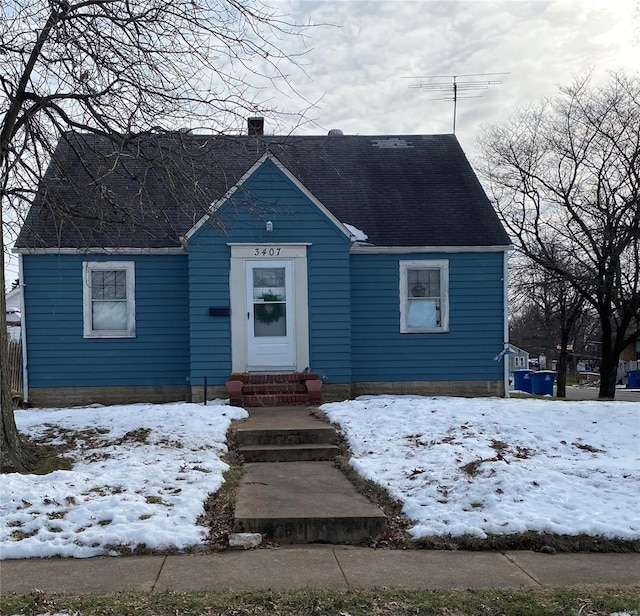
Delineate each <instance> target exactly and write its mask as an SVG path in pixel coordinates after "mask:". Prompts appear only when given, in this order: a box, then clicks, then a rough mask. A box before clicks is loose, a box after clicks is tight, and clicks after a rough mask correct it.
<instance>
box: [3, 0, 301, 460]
mask: <svg viewBox="0 0 640 616" xmlns="http://www.w3.org/2000/svg"><path fill="white" fill-rule="evenodd" d="M303 33H304V29H303V28H301V27H300V26H298V25H296V24H293V23H290V22H289V21H287V19H286V18H285V17H284V16H280V15H278V14H277V13H276V12H274V11H273V10H272V9H269V8H267V7H265V6H264V5H262V4H261V0H242V1H240V0H135V1H132V0H6V1H4V2H3V3H2V5H1V7H0V97H1V98H0V116H1V118H2V124H1V126H0V173H1V176H0V198H1V201H2V228H3V244H2V255H3V258H2V268H1V269H2V290H3V293H2V299H1V300H0V309H1V312H2V313H3V314H4V312H5V308H6V307H5V298H4V289H5V279H4V250H5V244H4V237H5V232H6V231H7V226H8V225H9V224H10V223H14V224H15V223H16V221H17V220H18V219H19V214H20V213H21V212H23V211H24V209H25V206H26V205H27V204H28V203H29V202H30V201H31V200H32V199H33V198H34V196H35V195H36V193H37V191H38V190H39V182H40V180H41V178H42V177H43V176H44V174H45V171H46V169H47V165H48V163H49V160H50V157H51V154H52V152H53V149H54V148H55V147H56V144H57V143H58V142H59V141H66V143H67V146H68V147H75V148H80V147H81V141H77V140H74V139H73V138H72V137H70V136H69V135H70V131H76V132H81V133H85V134H86V133H89V134H94V135H97V136H99V137H100V138H101V139H102V140H103V141H104V140H107V141H108V142H110V143H111V144H112V146H113V147H112V150H111V152H110V154H109V155H113V153H114V152H115V154H116V155H117V157H119V158H120V159H121V158H122V157H131V158H136V159H141V158H144V159H145V162H146V166H147V168H148V169H149V170H150V172H154V171H155V172H157V173H158V174H159V175H160V176H163V177H165V178H169V177H171V174H172V173H173V171H174V170H175V168H176V165H174V164H173V162H174V161H172V159H171V156H168V155H165V154H166V152H163V151H162V149H161V148H159V147H157V143H156V144H154V142H153V139H151V138H150V137H152V136H153V135H157V134H172V135H175V138H176V140H177V141H178V142H180V140H181V139H182V137H181V135H183V136H185V135H186V134H187V133H178V132H176V130H177V129H178V128H181V127H187V128H188V127H205V128H206V129H207V131H208V132H210V133H219V132H222V131H229V130H230V129H231V130H233V129H237V128H239V126H240V122H244V121H245V119H246V117H247V116H249V115H254V114H259V115H267V116H269V115H271V116H274V115H275V114H277V113H278V112H279V110H277V109H274V108H273V107H272V106H271V105H270V103H269V100H271V99H272V98H273V92H274V91H275V90H278V89H280V90H283V89H284V90H287V91H288V92H289V93H290V94H291V93H294V92H293V90H292V89H291V86H290V82H289V78H288V75H287V72H286V71H287V70H289V69H295V68H296V67H298V63H297V59H296V57H295V56H292V55H288V54H287V53H285V52H284V51H283V50H282V47H281V46H280V45H281V43H282V41H283V40H285V39H290V38H291V37H293V36H297V37H302V35H303ZM303 113H304V112H303V111H300V112H298V113H297V114H295V115H293V116H292V117H293V118H294V120H295V118H301V117H303ZM182 140H183V141H187V139H186V137H184V139H182ZM185 147H186V146H185ZM190 147H192V148H195V147H197V145H196V144H191V146H190ZM75 154H76V157H75V158H76V159H77V160H80V161H81V160H82V156H81V154H82V153H81V152H79V151H76V152H75ZM106 162H110V161H109V159H108V158H105V163H106ZM111 162H113V159H111ZM58 171H59V170H58ZM192 177H195V174H193V175H192ZM155 179H157V177H156V178H155ZM189 179H190V178H188V177H180V178H176V177H173V186H174V188H175V190H176V191H182V193H183V195H184V194H185V193H186V192H188V191H189V190H192V191H194V193H195V192H197V190H198V187H197V186H196V185H195V184H194V185H193V186H190V187H189V186H187V182H188V180H189ZM191 179H192V178H191ZM92 181H93V183H94V184H95V186H96V187H97V188H99V183H100V178H99V177H93V178H92ZM102 196H103V197H104V195H102ZM120 205H121V206H122V204H120ZM130 206H131V204H126V206H125V209H122V210H121V211H119V212H118V211H115V212H112V213H111V215H112V217H113V219H114V220H116V219H117V220H118V222H119V223H122V222H123V221H125V222H126V220H127V218H128V216H129V215H130V212H129V211H127V210H126V207H130ZM56 214H57V216H58V218H59V217H60V216H61V215H63V216H66V220H67V221H68V222H69V223H70V224H73V220H74V217H77V216H83V215H95V214H96V211H95V210H92V209H91V208H90V207H87V208H86V210H85V211H83V212H79V211H68V212H56ZM156 215H161V213H160V214H158V213H156ZM143 218H144V216H143ZM97 222H98V223H99V224H104V223H105V221H104V220H99V221H97ZM106 222H108V221H106ZM6 348H7V337H6V328H5V327H4V326H3V327H1V328H0V349H2V350H3V352H2V361H6V357H7V353H6V352H4V350H5V349H6ZM2 367H3V369H2V392H1V393H2V421H1V424H0V428H1V430H0V446H1V448H2V449H1V456H2V458H1V460H0V462H1V465H2V468H3V469H14V470H23V469H24V468H25V467H26V466H27V464H28V448H27V447H26V446H25V444H24V443H23V442H22V440H21V439H20V436H19V434H18V432H17V430H16V426H15V420H14V416H13V408H12V404H11V392H10V390H9V385H8V383H7V382H6V378H5V377H6V375H7V370H6V366H2Z"/></svg>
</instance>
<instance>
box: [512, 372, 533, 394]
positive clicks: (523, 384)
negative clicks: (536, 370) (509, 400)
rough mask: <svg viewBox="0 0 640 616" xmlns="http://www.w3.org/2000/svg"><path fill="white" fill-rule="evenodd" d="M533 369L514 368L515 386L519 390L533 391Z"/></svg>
mask: <svg viewBox="0 0 640 616" xmlns="http://www.w3.org/2000/svg"><path fill="white" fill-rule="evenodd" d="M532 374H533V370H526V369H525V370H514V371H513V388H514V389H516V390H518V391H526V392H527V393H529V394H530V393H532V392H533V390H532V388H531V375H532Z"/></svg>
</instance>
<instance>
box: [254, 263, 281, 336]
mask: <svg viewBox="0 0 640 616" xmlns="http://www.w3.org/2000/svg"><path fill="white" fill-rule="evenodd" d="M286 296H287V293H286V287H285V268H284V267H268V268H267V267H264V268H258V267H256V268H254V269H253V325H254V335H255V336H256V337H265V336H286V335H287V303H286V300H287V297H286Z"/></svg>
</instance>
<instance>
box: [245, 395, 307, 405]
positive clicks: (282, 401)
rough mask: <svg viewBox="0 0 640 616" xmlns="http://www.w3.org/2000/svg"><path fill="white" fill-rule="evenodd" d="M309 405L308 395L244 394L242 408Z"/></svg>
mask: <svg viewBox="0 0 640 616" xmlns="http://www.w3.org/2000/svg"><path fill="white" fill-rule="evenodd" d="M307 404H309V396H308V395H307V394H245V393H244V392H243V393H242V404H241V405H240V406H305V405H307ZM233 406H237V405H233Z"/></svg>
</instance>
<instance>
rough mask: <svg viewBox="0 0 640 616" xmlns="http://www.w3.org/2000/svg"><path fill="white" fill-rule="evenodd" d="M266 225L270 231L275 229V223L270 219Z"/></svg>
mask: <svg viewBox="0 0 640 616" xmlns="http://www.w3.org/2000/svg"><path fill="white" fill-rule="evenodd" d="M265 226H266V229H267V231H269V232H271V231H273V223H272V222H271V221H270V220H267V224H266V225H265Z"/></svg>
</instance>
